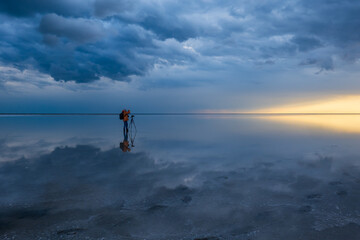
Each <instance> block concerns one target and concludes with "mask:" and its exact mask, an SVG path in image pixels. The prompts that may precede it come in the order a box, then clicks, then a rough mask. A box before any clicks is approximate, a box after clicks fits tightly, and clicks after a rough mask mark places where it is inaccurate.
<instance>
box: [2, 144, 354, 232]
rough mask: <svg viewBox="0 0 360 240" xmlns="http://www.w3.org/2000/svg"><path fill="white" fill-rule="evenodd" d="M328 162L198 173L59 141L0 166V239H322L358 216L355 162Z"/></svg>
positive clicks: (190, 167) (183, 165) (190, 166)
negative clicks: (58, 144)
mask: <svg viewBox="0 0 360 240" xmlns="http://www.w3.org/2000/svg"><path fill="white" fill-rule="evenodd" d="M239 158H241V156H239ZM238 160H239V159H236V160H235V161H238ZM287 160H288V159H285V161H286V162H287ZM332 164H333V162H332V161H329V158H327V157H318V158H316V157H315V158H312V159H311V164H304V161H301V162H300V164H298V165H296V166H295V167H289V166H288V165H286V164H285V163H281V161H279V158H278V157H274V159H273V160H271V159H269V160H268V162H260V163H257V164H251V163H250V165H248V166H244V167H242V168H240V169H236V168H232V169H231V170H230V171H219V170H217V168H215V169H213V170H208V171H204V172H201V169H202V166H199V165H195V163H181V164H176V163H172V162H170V161H168V162H167V163H161V164H157V163H155V161H154V160H153V159H152V158H151V157H149V156H148V155H146V154H144V153H136V154H135V153H127V154H124V153H122V151H121V150H120V149H111V150H108V151H101V150H100V149H98V148H95V147H92V146H88V145H82V146H77V147H62V148H56V149H55V150H54V151H53V152H51V153H50V154H44V155H41V156H38V157H34V158H30V159H19V160H18V161H13V162H7V163H3V164H2V165H1V166H0V176H1V180H2V181H0V191H1V192H2V195H1V196H0V212H1V215H0V238H1V237H4V236H5V235H6V236H7V237H8V236H12V235H13V234H14V235H15V234H16V236H17V237H18V238H21V239H26V238H29V234H31V237H32V238H34V237H36V238H37V237H39V236H42V237H44V238H48V239H54V238H62V237H68V236H69V235H76V238H79V239H85V238H90V239H97V238H98V237H99V236H101V237H104V238H109V239H111V238H114V236H116V237H120V238H122V237H124V238H129V239H140V238H141V239H143V238H145V237H146V238H147V239H169V238H173V239H184V238H185V239H196V238H200V239H203V238H210V239H211V238H214V239H218V238H220V239H221V238H224V239H248V238H249V237H254V236H255V237H258V238H259V239H260V238H263V239H279V236H280V237H282V236H287V237H289V238H291V239H296V237H297V236H298V235H299V234H302V235H304V234H305V235H306V236H310V237H314V238H315V239H328V237H329V236H332V235H331V232H332V231H333V230H338V231H340V232H341V231H343V230H344V229H347V230H349V231H357V228H356V226H357V224H360V218H359V217H358V216H357V211H358V210H359V209H358V204H356V203H357V202H358V201H359V200H360V199H359V197H360V196H359V194H358V192H357V191H358V190H357V189H358V182H357V181H359V178H358V177H357V176H358V175H359V172H358V169H356V168H353V167H349V166H343V168H341V171H339V169H334V168H333V167H331V166H332ZM345 171H346V174H343V172H345ZM189 178H192V179H195V180H196V181H199V182H201V184H199V185H197V186H192V187H190V186H187V185H185V183H186V181H187V180H188V179H189ZM195 180H192V181H195ZM349 203H354V204H349ZM284 221H286V224H284ZM351 224H353V225H351ZM289 225H291V226H296V229H292V230H291V231H290V230H289V228H288V226H289ZM314 228H316V229H317V230H318V231H314ZM345 232H346V231H345ZM275 233H276V234H275ZM279 234H280V235H279ZM343 234H344V233H342V234H340V235H338V236H339V238H335V239H342V237H343V236H344V235H343ZM271 236H275V237H274V238H272V237H271Z"/></svg>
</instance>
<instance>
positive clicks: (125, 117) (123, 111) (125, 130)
mask: <svg viewBox="0 0 360 240" xmlns="http://www.w3.org/2000/svg"><path fill="white" fill-rule="evenodd" d="M122 113H123V115H124V119H123V121H124V133H125V132H126V133H127V132H128V131H129V124H128V121H129V114H130V110H127V111H126V109H124V110H122Z"/></svg>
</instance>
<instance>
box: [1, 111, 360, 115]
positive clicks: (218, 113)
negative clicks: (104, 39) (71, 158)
mask: <svg viewBox="0 0 360 240" xmlns="http://www.w3.org/2000/svg"><path fill="white" fill-rule="evenodd" d="M114 115H119V113H0V116H114ZM131 115H140V116H141V115H142V116H171V115H174V116H181V115H183V116H186V115H189V116H196V115H199V116H201V115H203V116H209V115H233V116H236V115H238V116H250V115H254V116H261V115H278V116H281V115H284V116H286V115H360V112H359V113H348V112H344V113H316V112H313V113H301V112H299V113H280V112H279V113H276V112H275V113H267V112H263V113H262V112H242V113H238V112H183V113H141V112H140V113H131Z"/></svg>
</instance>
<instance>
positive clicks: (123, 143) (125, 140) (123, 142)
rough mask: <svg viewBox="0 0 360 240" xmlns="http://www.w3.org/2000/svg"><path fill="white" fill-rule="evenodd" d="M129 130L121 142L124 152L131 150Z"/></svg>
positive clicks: (125, 132)
mask: <svg viewBox="0 0 360 240" xmlns="http://www.w3.org/2000/svg"><path fill="white" fill-rule="evenodd" d="M128 136H129V135H128V132H127V131H124V141H122V142H120V148H121V150H122V151H123V152H130V151H131V148H130V147H129V140H128V138H129V137H128Z"/></svg>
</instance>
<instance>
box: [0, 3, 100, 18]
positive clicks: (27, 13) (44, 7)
mask: <svg viewBox="0 0 360 240" xmlns="http://www.w3.org/2000/svg"><path fill="white" fill-rule="evenodd" d="M92 2H93V1H91V0H90V1H82V0H45V1H44V0H11V1H8V0H1V1H0V12H3V13H6V14H8V15H12V16H16V17H32V16H34V15H35V14H44V13H57V14H62V15H67V16H81V15H88V14H89V12H90V10H91V4H92Z"/></svg>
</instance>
